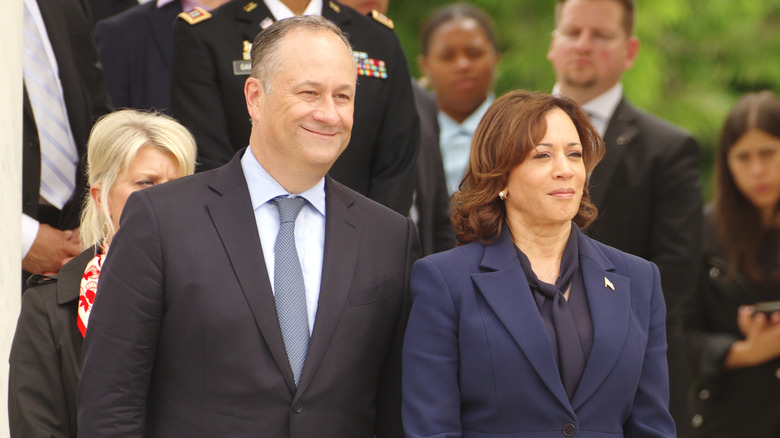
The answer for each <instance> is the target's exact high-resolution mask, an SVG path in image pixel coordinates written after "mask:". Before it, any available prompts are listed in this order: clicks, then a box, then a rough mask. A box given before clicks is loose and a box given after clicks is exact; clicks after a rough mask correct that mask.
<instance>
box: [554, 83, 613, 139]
mask: <svg viewBox="0 0 780 438" xmlns="http://www.w3.org/2000/svg"><path fill="white" fill-rule="evenodd" d="M552 94H554V95H556V96H560V95H561V90H560V86H559V85H558V84H557V83H556V84H555V86H554V87H553V90H552ZM622 98H623V84H621V83H620V82H618V83H617V84H615V85H613V86H612V88H610V89H609V90H607V91H605V92H604V93H602V94H601V95H599V96H598V97H596V98H595V99H591V100H590V101H589V102H587V103H585V104H584V105H582V109H583V110H584V111H585V112H586V113H588V115H589V116H590V119H591V122H592V123H593V125H594V126H595V127H596V129H597V130H598V131H599V135H601V137H602V138H603V137H604V134H605V133H606V130H607V126H608V125H609V121H610V120H611V119H612V114H614V113H615V108H617V106H618V105H619V104H620V99H622Z"/></svg>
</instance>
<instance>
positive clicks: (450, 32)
mask: <svg viewBox="0 0 780 438" xmlns="http://www.w3.org/2000/svg"><path fill="white" fill-rule="evenodd" d="M497 63H498V54H497V53H496V50H495V49H494V48H493V45H492V44H491V42H490V39H488V36H487V34H486V33H485V30H484V29H483V28H482V27H481V26H480V25H479V23H477V21H475V20H474V19H471V18H457V19H455V20H452V21H448V22H445V23H444V24H442V25H440V26H439V27H438V28H436V30H434V32H433V33H432V34H431V39H430V41H429V44H428V54H427V55H425V56H423V57H421V58H420V69H421V70H422V72H423V73H424V74H425V76H426V77H427V78H428V79H429V80H430V83H431V87H432V88H433V90H434V92H436V99H437V101H438V103H439V108H441V110H442V111H444V112H445V113H446V114H447V115H449V116H450V117H452V118H453V119H454V120H456V121H458V122H462V121H463V120H465V119H466V118H467V117H468V116H469V115H470V114H471V113H472V112H474V110H475V109H477V107H479V105H480V104H481V103H482V102H484V101H485V98H486V97H487V95H488V93H489V92H490V89H491V88H492V86H493V74H494V72H495V70H496V64H497Z"/></svg>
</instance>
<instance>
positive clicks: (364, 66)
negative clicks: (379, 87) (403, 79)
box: [352, 51, 387, 79]
mask: <svg viewBox="0 0 780 438" xmlns="http://www.w3.org/2000/svg"><path fill="white" fill-rule="evenodd" d="M352 56H354V57H355V62H356V63H357V70H358V75H360V76H368V77H371V78H380V79H387V65H386V64H385V61H383V60H381V59H372V58H369V57H368V53H366V52H358V51H353V52H352Z"/></svg>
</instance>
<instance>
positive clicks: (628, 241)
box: [588, 99, 702, 436]
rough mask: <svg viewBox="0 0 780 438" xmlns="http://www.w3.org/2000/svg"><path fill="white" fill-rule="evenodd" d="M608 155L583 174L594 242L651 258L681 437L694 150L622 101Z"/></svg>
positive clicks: (696, 209) (694, 227)
mask: <svg viewBox="0 0 780 438" xmlns="http://www.w3.org/2000/svg"><path fill="white" fill-rule="evenodd" d="M604 142H605V143H606V146H607V153H606V155H605V156H604V159H603V160H602V161H601V163H599V164H598V165H597V166H596V168H595V169H594V170H593V173H592V175H591V177H590V184H591V189H590V193H591V197H592V199H593V201H594V203H595V204H596V206H597V207H598V209H599V218H598V219H597V220H596V222H594V223H593V225H591V227H590V228H589V229H588V234H589V235H590V236H591V237H593V238H595V239H596V240H598V241H600V242H602V243H606V244H607V245H610V246H613V247H615V248H617V249H619V250H621V251H625V252H627V253H630V254H634V255H637V256H639V257H642V258H644V259H647V260H650V261H652V262H654V263H655V264H656V265H657V266H658V269H659V270H660V271H661V283H662V285H663V291H664V299H665V300H666V308H667V317H668V322H669V323H670V324H669V327H668V336H669V340H668V341H669V351H668V353H667V358H668V361H669V371H670V372H669V382H670V396H671V399H670V409H671V412H672V416H673V417H674V419H675V422H676V423H677V427H678V429H677V432H678V434H679V435H680V436H686V434H687V431H688V430H689V427H690V421H689V419H690V416H689V414H688V412H687V410H686V397H687V392H688V387H689V385H690V382H689V377H688V373H687V367H686V364H685V353H684V351H683V347H682V340H681V339H680V337H679V336H680V335H679V330H678V328H677V326H676V324H675V323H674V322H675V321H676V314H677V312H678V311H679V308H678V307H679V303H680V302H681V300H682V299H683V297H684V296H685V294H687V293H688V291H690V290H691V289H692V288H693V287H694V286H695V284H696V279H697V275H696V272H697V270H698V269H699V266H700V260H701V233H702V231H701V230H702V193H701V182H700V179H699V147H698V145H697V144H696V141H695V140H694V139H693V137H691V135H690V134H688V133H687V132H685V131H683V130H682V129H680V128H678V127H677V126H675V125H672V124H671V123H669V122H666V121H664V120H662V119H659V118H658V117H655V116H653V115H651V114H648V113H646V112H644V111H642V110H640V109H638V108H636V107H634V106H632V105H631V104H630V103H629V102H628V101H627V100H625V99H623V100H621V102H620V104H618V106H617V108H616V109H615V114H614V115H613V116H612V120H611V121H610V123H609V126H608V127H607V132H606V133H605V135H604Z"/></svg>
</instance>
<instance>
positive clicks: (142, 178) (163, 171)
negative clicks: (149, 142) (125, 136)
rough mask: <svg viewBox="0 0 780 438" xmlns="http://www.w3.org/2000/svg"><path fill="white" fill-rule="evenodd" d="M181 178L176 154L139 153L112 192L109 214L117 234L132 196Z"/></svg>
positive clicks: (153, 150) (150, 149)
mask: <svg viewBox="0 0 780 438" xmlns="http://www.w3.org/2000/svg"><path fill="white" fill-rule="evenodd" d="M181 176H182V174H181V172H180V171H179V164H178V162H177V161H176V157H174V156H173V154H171V153H169V152H163V151H161V150H159V149H157V148H156V147H153V146H144V147H142V148H141V149H139V150H138V153H137V154H136V156H135V158H133V161H131V162H130V165H129V166H128V167H127V169H125V170H124V171H122V172H121V173H120V174H119V176H118V177H117V179H116V182H115V183H114V186H113V187H111V190H110V191H109V192H108V212H109V213H110V214H111V218H110V219H111V222H112V223H113V224H114V230H118V229H119V218H120V217H121V216H122V209H123V208H124V207H125V202H127V198H128V197H129V196H130V194H131V193H133V192H136V191H138V190H141V189H145V188H147V187H151V186H153V185H157V184H162V183H164V182H166V181H170V180H173V179H176V178H180V177H181ZM93 196H95V194H94V193H93ZM99 199H100V196H99V188H98V193H97V198H96V200H97V201H98V203H99Z"/></svg>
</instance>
